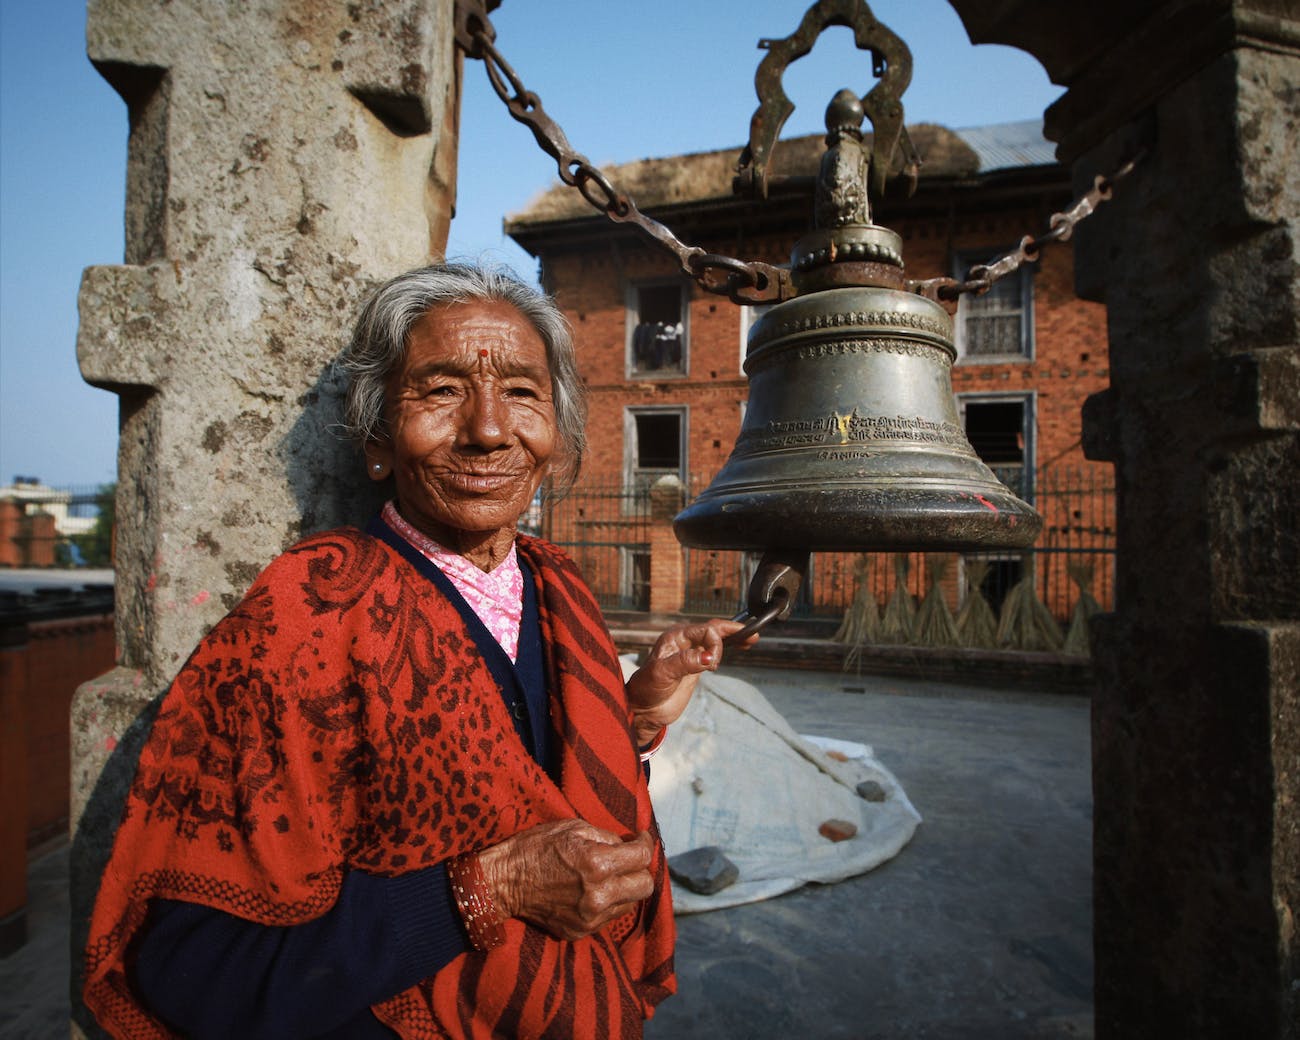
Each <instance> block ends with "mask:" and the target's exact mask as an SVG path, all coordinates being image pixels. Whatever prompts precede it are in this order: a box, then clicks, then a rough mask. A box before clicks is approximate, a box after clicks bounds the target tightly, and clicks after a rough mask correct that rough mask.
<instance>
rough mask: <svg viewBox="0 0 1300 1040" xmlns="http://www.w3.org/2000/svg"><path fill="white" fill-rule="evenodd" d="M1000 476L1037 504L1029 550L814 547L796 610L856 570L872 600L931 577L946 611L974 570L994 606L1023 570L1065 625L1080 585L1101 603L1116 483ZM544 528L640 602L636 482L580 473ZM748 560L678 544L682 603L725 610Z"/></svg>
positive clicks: (1074, 472) (732, 609) (602, 592)
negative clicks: (593, 479)
mask: <svg viewBox="0 0 1300 1040" xmlns="http://www.w3.org/2000/svg"><path fill="white" fill-rule="evenodd" d="M998 476H999V479H1001V480H1002V481H1003V482H1004V483H1006V484H1007V485H1008V486H1009V487H1010V488H1011V489H1012V490H1013V491H1015V492H1016V493H1017V494H1020V495H1022V496H1024V497H1026V498H1027V499H1028V500H1029V501H1031V502H1032V504H1033V505H1034V506H1035V508H1037V509H1038V510H1039V512H1041V513H1042V514H1043V519H1044V523H1043V531H1042V533H1041V534H1040V535H1039V538H1038V542H1037V543H1036V544H1035V546H1034V547H1033V548H1032V549H1030V550H1028V551H1018V552H1011V553H963V554H955V553H943V554H936V553H907V554H891V553H870V554H861V553H814V554H813V557H812V564H811V567H810V570H809V574H808V576H807V579H806V580H805V583H804V586H803V588H802V589H801V590H800V595H799V600H798V602H797V603H796V605H795V611H794V616H795V617H800V618H814V619H816V618H820V619H826V620H836V619H839V618H841V617H843V616H844V613H845V611H846V610H848V609H849V608H850V606H851V605H852V604H853V602H854V598H855V596H856V595H857V593H858V588H859V585H860V584H861V583H863V582H864V581H865V582H867V583H868V584H869V586H870V589H871V595H872V597H873V598H874V599H875V601H876V602H877V603H878V604H880V605H881V607H882V609H883V607H884V605H885V604H887V603H888V602H889V600H890V598H891V597H892V596H894V592H895V589H896V587H898V586H899V585H900V584H901V585H902V586H903V588H904V590H905V591H906V592H907V593H908V594H910V596H911V597H913V598H914V600H915V601H917V602H919V601H920V600H922V599H923V598H924V597H925V595H926V593H927V592H928V591H929V589H930V586H931V584H932V583H935V582H937V583H938V584H939V585H940V588H941V591H942V592H943V595H944V598H945V599H946V600H947V602H948V605H949V607H950V608H951V609H952V610H953V611H954V612H956V611H958V610H959V609H960V608H961V605H962V603H963V602H964V601H965V599H966V597H967V596H968V595H970V593H971V579H972V577H975V576H978V578H979V590H980V592H981V593H982V595H983V596H984V598H985V599H986V600H987V601H988V603H989V605H990V606H991V608H992V609H993V612H994V614H995V615H996V614H997V613H999V611H1000V610H1001V607H1002V604H1003V602H1004V601H1005V599H1006V597H1007V596H1008V594H1009V593H1010V592H1011V590H1012V589H1013V588H1014V587H1016V586H1017V585H1018V584H1020V583H1021V582H1022V580H1023V579H1024V578H1025V577H1026V576H1027V575H1030V574H1032V576H1033V579H1034V588H1035V590H1036V592H1037V596H1038V598H1039V599H1040V600H1041V601H1042V603H1043V604H1045V605H1046V607H1047V609H1048V610H1049V611H1050V612H1051V614H1052V616H1053V617H1054V618H1056V619H1057V621H1058V622H1060V623H1061V624H1063V625H1064V624H1066V623H1068V621H1069V619H1070V617H1071V614H1072V613H1073V611H1074V609H1075V605H1076V604H1077V603H1078V602H1079V600H1080V599H1081V598H1083V597H1084V596H1085V593H1086V596H1087V597H1090V600H1091V602H1095V604H1096V605H1098V606H1100V608H1101V609H1109V608H1110V607H1111V606H1112V605H1113V598H1114V581H1115V492H1114V485H1113V479H1112V476H1111V471H1110V469H1109V467H1106V466H1100V465H1098V466H1076V467H1063V466H1055V467H1046V468H1042V469H1039V470H1038V471H1036V472H1034V473H1033V474H1032V475H1031V474H1026V473H1024V472H1022V471H1020V470H1017V469H1009V470H1005V471H1001V472H999V473H998ZM1026 478H1030V479H1028V480H1027V479H1026ZM707 485H708V480H707V479H705V478H703V477H701V478H696V479H693V480H692V481H691V485H690V487H691V497H692V498H693V497H694V496H695V495H697V494H698V493H699V492H700V491H702V490H703V489H704V488H705V487H707ZM542 530H543V534H544V536H545V537H547V538H548V539H550V540H551V541H553V542H556V543H557V544H559V545H562V546H564V547H565V548H566V549H567V550H568V551H569V552H570V554H571V555H573V556H574V557H575V558H576V559H577V561H578V563H579V565H580V566H581V567H582V568H583V572H584V574H585V575H586V577H587V580H588V582H589V583H590V585H591V586H592V588H593V590H594V591H595V592H596V594H597V597H598V598H599V600H600V602H601V605H602V606H604V607H606V608H616V609H624V610H638V609H639V610H644V609H647V607H648V603H649V592H648V582H649V552H650V534H649V532H650V512H649V496H648V495H647V493H646V491H645V489H644V488H640V487H630V488H625V487H624V486H622V485H619V484H599V485H595V484H582V485H580V486H578V487H576V488H574V489H573V491H571V492H570V493H569V495H568V496H567V497H566V498H565V499H563V500H561V501H560V502H558V503H553V504H550V505H548V506H547V507H546V508H545V522H544V524H543V528H542ZM864 557H865V558H864ZM756 563H757V557H756V554H752V553H745V552H739V551H732V550H711V549H710V550H705V549H688V550H686V566H685V572H686V580H685V586H686V587H685V590H684V592H685V606H684V609H685V612H687V613H691V614H708V615H712V616H730V615H732V614H735V613H736V612H737V611H739V610H741V609H742V607H743V605H744V596H745V590H746V589H747V588H748V585H749V579H750V576H751V574H752V573H753V568H754V566H755V564H756Z"/></svg>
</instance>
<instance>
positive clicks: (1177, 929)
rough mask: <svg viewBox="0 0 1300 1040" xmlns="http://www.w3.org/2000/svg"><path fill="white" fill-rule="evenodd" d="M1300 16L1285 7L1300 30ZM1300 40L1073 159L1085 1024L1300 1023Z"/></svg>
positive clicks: (1219, 1030)
mask: <svg viewBox="0 0 1300 1040" xmlns="http://www.w3.org/2000/svg"><path fill="white" fill-rule="evenodd" d="M1297 28H1300V26H1297ZM1298 123H1300V58H1298V57H1297V55H1296V54H1295V53H1290V54H1287V53H1270V52H1269V51H1268V50H1265V49H1261V48H1256V47H1239V48H1236V49H1234V50H1230V51H1228V52H1226V53H1223V54H1221V55H1219V56H1218V57H1217V58H1215V59H1214V60H1213V61H1211V62H1210V63H1209V64H1208V65H1206V66H1205V67H1204V68H1202V69H1200V70H1198V71H1197V72H1196V73H1195V74H1194V75H1191V76H1189V77H1188V78H1187V79H1186V80H1184V81H1183V82H1181V83H1179V84H1177V85H1176V86H1172V87H1171V89H1170V90H1169V91H1168V92H1167V93H1166V94H1164V96H1162V97H1161V98H1160V99H1159V101H1158V102H1157V103H1155V104H1154V105H1153V106H1152V108H1151V109H1150V110H1148V111H1147V112H1146V113H1145V114H1144V115H1143V117H1142V118H1141V119H1139V120H1138V121H1136V122H1134V123H1130V124H1129V125H1128V126H1127V127H1125V128H1123V129H1121V130H1120V131H1119V132H1117V133H1116V134H1114V135H1112V136H1111V139H1110V140H1109V141H1107V142H1106V143H1104V144H1102V145H1101V146H1099V147H1097V148H1095V149H1093V150H1091V151H1090V152H1089V153H1088V154H1086V155H1084V156H1083V157H1082V158H1081V159H1080V161H1079V164H1078V167H1079V170H1080V171H1081V172H1083V173H1084V174H1085V175H1090V174H1092V173H1093V172H1096V171H1098V170H1100V169H1103V168H1105V167H1106V166H1107V165H1109V164H1111V163H1113V162H1115V161H1116V160H1117V159H1118V156H1119V154H1120V152H1121V151H1122V150H1124V149H1125V148H1126V147H1132V146H1134V145H1138V146H1142V145H1145V146H1146V147H1147V148H1148V153H1147V157H1146V158H1145V159H1144V161H1143V162H1142V165H1141V167H1140V168H1139V170H1138V171H1137V172H1136V173H1135V174H1134V176H1133V179H1132V183H1131V184H1125V185H1124V186H1123V190H1122V191H1120V192H1117V194H1116V197H1115V200H1114V202H1113V203H1112V204H1110V205H1108V206H1107V207H1106V211H1105V212H1102V213H1099V214H1098V215H1097V219H1096V220H1095V221H1094V222H1093V223H1092V226H1090V227H1088V228H1086V229H1085V230H1084V231H1083V232H1082V234H1081V239H1080V242H1081V245H1080V260H1079V266H1080V268H1082V269H1084V270H1085V271H1086V272H1088V273H1087V274H1086V275H1085V279H1086V280H1087V283H1088V284H1086V285H1085V286H1084V288H1085V289H1086V290H1087V291H1088V292H1089V293H1090V294H1092V295H1094V297H1096V298H1101V299H1104V300H1105V302H1106V304H1107V312H1108V319H1109V328H1110V363H1111V388H1110V389H1109V390H1107V391H1105V392H1104V393H1103V394H1100V395H1098V396H1096V397H1094V398H1093V399H1091V400H1089V402H1088V404H1087V405H1086V406H1085V410H1084V417H1085V443H1086V445H1087V448H1088V452H1089V455H1090V457H1092V458H1098V459H1106V460H1109V461H1112V462H1114V463H1115V467H1116V478H1117V494H1118V501H1119V503H1120V509H1119V516H1118V542H1117V546H1118V552H1117V574H1116V590H1115V599H1116V612H1115V613H1114V614H1113V615H1111V616H1109V617H1107V618H1103V619H1100V622H1099V624H1098V625H1097V636H1096V640H1095V646H1094V661H1095V664H1096V669H1097V673H1098V676H1099V681H1100V685H1099V689H1098V691H1097V697H1096V701H1095V706H1094V712H1093V763H1094V781H1093V787H1094V795H1095V820H1096V822H1095V832H1094V868H1095V880H1094V914H1095V950H1096V981H1097V986H1096V1017H1097V1036H1098V1038H1099V1040H1117V1038H1132V1040H1139V1038H1145V1037H1151V1036H1159V1035H1165V1036H1179V1037H1187V1038H1207V1040H1208V1038H1210V1037H1220V1036H1251V1037H1258V1038H1260V1040H1265V1038H1270V1040H1271V1038H1279V1040H1280V1038H1282V1037H1295V1036H1296V1035H1297V1033H1296V1030H1297V1028H1300V1026H1297V1021H1298V1020H1300V1017H1298V1016H1300V980H1298V973H1297V968H1298V967H1300V960H1298V959H1297V958H1298V953H1300V936H1297V935H1296V921H1295V914H1296V913H1297V912H1300V278H1298V276H1297V272H1298V271H1300V267H1298V266H1297V265H1298V261H1300V178H1298V177H1297V174H1296V171H1297V169H1300V143H1298V142H1297V135H1296V126H1297V124H1298Z"/></svg>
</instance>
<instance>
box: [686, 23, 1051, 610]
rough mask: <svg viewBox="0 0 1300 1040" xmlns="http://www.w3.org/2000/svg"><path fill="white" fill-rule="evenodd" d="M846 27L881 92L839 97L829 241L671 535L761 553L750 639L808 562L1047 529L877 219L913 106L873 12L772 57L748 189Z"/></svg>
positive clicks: (966, 545)
mask: <svg viewBox="0 0 1300 1040" xmlns="http://www.w3.org/2000/svg"><path fill="white" fill-rule="evenodd" d="M834 24H841V25H849V26H851V27H852V28H853V29H854V32H855V38H856V40H857V42H858V46H859V47H863V48H869V49H871V50H872V52H873V55H874V56H875V58H876V62H877V65H878V66H879V67H880V68H882V69H883V74H882V75H881V81H880V83H879V84H878V85H877V86H876V88H875V89H873V90H872V91H871V92H870V93H869V94H868V95H867V96H866V97H864V98H862V99H859V98H858V97H857V96H856V95H855V94H854V93H853V92H852V91H850V90H842V91H840V93H839V94H837V95H836V96H835V99H834V100H833V101H832V102H831V104H830V106H829V108H828V109H827V112H826V129H827V136H826V143H827V151H826V154H825V155H824V156H823V157H822V164H821V170H820V172H819V175H818V184H817V197H816V213H815V230H813V231H812V232H810V233H809V234H808V235H806V236H805V237H804V238H802V239H801V240H800V241H799V242H798V243H797V244H796V245H795V249H794V253H793V256H792V257H791V268H792V279H791V280H792V282H793V284H794V287H795V289H796V290H797V295H795V296H794V298H792V299H787V300H785V301H784V302H782V303H779V304H777V305H776V306H775V307H773V308H772V309H771V310H769V311H768V312H767V313H766V314H764V315H763V316H762V318H760V319H759V321H758V322H757V323H755V325H754V327H753V328H752V329H751V330H750V333H749V345H748V350H747V353H746V358H745V373H746V375H747V376H748V377H749V382H750V395H749V405H748V407H747V409H746V412H745V419H744V422H743V424H742V427H741V431H740V436H739V438H738V440H737V442H736V446H735V448H734V450H733V451H732V453H731V456H730V458H729V459H728V460H727V462H726V464H725V465H724V466H723V468H722V470H721V471H720V472H719V473H718V475H717V477H716V478H715V479H714V480H713V482H712V483H711V484H710V485H709V487H708V489H707V490H705V491H704V493H703V494H701V495H700V496H699V498H697V499H696V500H695V501H694V502H693V503H692V504H691V505H690V506H688V507H687V508H686V509H685V510H684V511H683V512H682V513H680V514H679V515H678V516H677V518H676V520H675V521H674V525H673V526H674V530H675V532H676V534H677V537H678V539H679V540H680V541H681V542H682V543H683V544H684V545H687V546H691V547H695V548H704V549H751V550H763V551H764V552H765V556H764V561H763V563H762V564H761V565H760V568H759V572H758V573H757V574H756V575H755V579H754V582H753V583H752V584H751V586H750V592H749V601H748V602H749V608H748V615H749V617H750V618H751V626H752V627H759V626H761V625H762V624H764V623H766V621H768V620H771V619H772V618H773V617H783V616H785V615H786V614H787V613H788V612H789V608H790V605H791V603H792V602H793V597H794V592H795V590H796V589H797V587H798V583H799V580H800V578H801V575H802V571H803V570H804V569H805V568H806V566H807V554H808V553H809V552H813V551H834V550H848V551H877V550H880V551H909V550H918V549H919V550H955V551H960V550H979V551H988V550H997V549H1020V548H1024V547H1027V546H1028V545H1030V544H1031V543H1032V542H1033V541H1034V538H1035V537H1036V536H1037V534H1038V530H1039V527H1040V526H1041V523H1042V519H1041V517H1039V515H1038V514H1037V513H1036V512H1035V511H1034V510H1033V508H1031V507H1030V506H1029V505H1027V504H1026V503H1024V502H1022V501H1021V500H1020V499H1019V498H1017V497H1016V496H1015V495H1014V494H1012V493H1011V491H1010V490H1008V489H1007V488H1006V487H1005V486H1004V485H1003V484H1002V483H1001V482H999V481H998V479H997V477H995V476H994V475H993V472H992V471H991V470H990V469H989V468H988V466H986V465H985V464H984V463H983V462H981V461H980V459H979V457H978V456H977V455H976V454H975V451H974V449H973V448H972V447H971V445H970V442H969V441H968V440H967V438H966V434H965V431H964V430H963V429H962V425H961V420H960V417H959V415H958V413H957V404H956V401H955V399H954V397H953V391H952V364H953V361H954V360H955V359H956V350H955V348H954V346H953V326H952V319H951V317H950V316H949V314H948V312H947V311H946V310H945V309H944V308H943V307H942V306H940V305H939V304H938V303H936V302H935V301H933V300H931V299H929V298H927V297H925V296H922V295H920V294H919V293H917V292H912V291H909V290H908V289H907V287H906V286H907V283H906V280H905V279H904V276H903V259H902V254H901V248H900V247H901V241H900V239H899V237H898V235H896V234H895V233H894V232H892V231H890V230H889V229H887V228H884V227H880V226H878V225H876V224H874V223H872V221H871V215H870V206H869V203H868V189H869V187H872V188H874V189H875V190H876V191H879V190H880V188H881V186H883V184H884V181H885V176H886V174H887V172H888V169H889V167H890V166H891V165H892V163H893V160H894V150H895V147H896V146H897V145H898V144H899V142H900V140H901V141H902V142H904V143H908V142H907V135H906V131H905V130H904V129H903V123H902V104H901V101H900V96H901V94H902V91H903V90H904V89H905V88H906V86H907V84H908V81H909V80H910V78H911V55H910V53H909V52H908V50H907V48H906V46H905V45H904V44H903V43H902V41H901V40H899V39H898V37H896V36H895V35H894V34H893V33H891V32H889V30H888V29H886V28H885V27H884V26H882V25H881V24H880V23H879V22H877V21H875V19H874V17H873V16H872V15H871V12H870V10H869V8H868V7H867V5H866V4H865V3H863V2H861V0H818V2H817V3H816V4H814V6H813V7H812V8H811V9H810V10H809V12H808V14H807V15H805V17H804V20H803V22H802V23H801V25H800V28H799V31H798V32H797V33H796V34H794V35H793V36H791V37H790V38H789V39H787V40H783V41H766V42H765V44H764V45H765V46H766V47H767V48H768V52H769V53H768V57H767V58H765V59H764V62H763V64H762V65H761V66H760V68H759V74H758V76H757V78H756V83H757V86H758V90H759V98H760V101H761V105H760V108H759V110H758V112H756V113H755V115H754V119H753V122H752V124H751V134H750V146H749V147H748V148H747V149H746V150H745V152H744V153H742V157H741V166H740V170H739V176H738V177H737V190H742V189H744V188H747V189H748V190H751V191H753V192H754V193H755V194H760V195H761V194H763V193H764V192H765V181H766V176H767V172H766V162H767V158H768V156H769V155H770V153H771V150H772V147H773V145H774V144H775V140H776V135H777V133H778V132H779V129H780V126H781V124H782V123H783V122H784V119H785V117H786V116H787V115H788V114H789V111H790V110H791V109H792V106H791V105H790V104H789V101H788V99H786V98H785V95H784V93H783V92H782V91H781V90H780V74H781V71H782V70H783V68H784V65H785V64H786V63H788V62H789V61H791V60H793V59H794V58H797V57H799V56H800V55H801V54H804V53H807V51H808V50H809V49H810V48H811V46H812V41H813V40H814V39H815V37H816V35H817V34H818V33H819V32H821V30H822V29H823V28H825V27H826V26H827V25H834ZM866 116H870V118H871V121H872V125H873V127H874V129H875V134H874V139H873V141H872V145H871V147H872V152H871V155H870V157H868V154H867V152H866V149H865V148H864V146H863V141H862V138H863V135H862V122H863V119H864V117H866ZM909 147H910V143H909ZM748 630H751V629H749V628H747V631H748Z"/></svg>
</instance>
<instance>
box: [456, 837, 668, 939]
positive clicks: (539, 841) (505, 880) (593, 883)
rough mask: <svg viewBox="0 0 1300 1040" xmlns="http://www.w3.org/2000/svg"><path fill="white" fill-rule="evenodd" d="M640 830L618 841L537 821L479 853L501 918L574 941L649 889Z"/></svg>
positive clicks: (647, 847)
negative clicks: (514, 920)
mask: <svg viewBox="0 0 1300 1040" xmlns="http://www.w3.org/2000/svg"><path fill="white" fill-rule="evenodd" d="M652 842H653V839H652V838H651V837H650V834H649V833H648V832H646V831H642V832H641V833H640V834H638V835H637V836H636V837H635V838H632V839H630V840H629V841H624V840H622V839H621V838H619V837H618V836H617V835H615V834H611V833H610V832H609V831H603V830H601V829H600V828H599V827H593V826H592V825H591V824H589V823H586V822H584V821H583V820H558V821H555V822H552V823H541V824H538V825H537V826H535V827H530V828H529V829H528V830H526V831H521V832H520V833H519V834H516V835H514V836H513V837H511V838H507V839H506V840H505V841H503V842H501V843H500V844H498V845H494V846H492V847H491V848H488V849H484V850H483V851H482V852H480V853H479V854H478V855H479V864H480V866H481V867H482V870H483V876H484V880H485V881H486V882H487V884H488V887H489V889H490V890H491V892H492V899H493V901H494V902H495V903H496V906H497V910H498V911H499V912H500V913H501V915H502V916H503V917H522V918H523V919H525V920H527V921H530V922H532V923H533V924H535V925H538V926H539V927H541V928H545V929H546V930H547V931H548V932H550V933H551V934H552V935H554V936H557V937H558V938H560V939H569V940H573V939H581V938H583V937H584V936H587V935H591V934H592V933H593V932H595V931H597V930H599V929H600V928H602V927H604V926H605V925H606V924H608V923H609V922H610V921H612V920H614V918H616V917H621V916H622V915H623V914H626V913H628V912H630V911H631V910H634V909H635V908H636V904H637V903H640V902H641V901H643V900H645V899H648V898H649V897H650V896H651V895H652V894H653V892H654V879H653V878H652V877H651V875H650V860H651V855H652V853H653V849H654V846H653V844H652Z"/></svg>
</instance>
